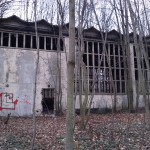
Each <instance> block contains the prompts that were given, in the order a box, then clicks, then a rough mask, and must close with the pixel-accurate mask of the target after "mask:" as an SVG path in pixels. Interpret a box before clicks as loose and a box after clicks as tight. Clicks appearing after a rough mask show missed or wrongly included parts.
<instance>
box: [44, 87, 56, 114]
mask: <svg viewBox="0 0 150 150" xmlns="http://www.w3.org/2000/svg"><path fill="white" fill-rule="evenodd" d="M42 107H43V113H52V112H53V111H54V88H44V89H42Z"/></svg>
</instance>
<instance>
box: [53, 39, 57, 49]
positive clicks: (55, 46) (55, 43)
mask: <svg viewBox="0 0 150 150" xmlns="http://www.w3.org/2000/svg"><path fill="white" fill-rule="evenodd" d="M52 42H53V43H52V46H53V47H52V50H57V38H53V39H52Z"/></svg>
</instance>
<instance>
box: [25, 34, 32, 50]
mask: <svg viewBox="0 0 150 150" xmlns="http://www.w3.org/2000/svg"><path fill="white" fill-rule="evenodd" d="M25 48H31V35H25Z"/></svg>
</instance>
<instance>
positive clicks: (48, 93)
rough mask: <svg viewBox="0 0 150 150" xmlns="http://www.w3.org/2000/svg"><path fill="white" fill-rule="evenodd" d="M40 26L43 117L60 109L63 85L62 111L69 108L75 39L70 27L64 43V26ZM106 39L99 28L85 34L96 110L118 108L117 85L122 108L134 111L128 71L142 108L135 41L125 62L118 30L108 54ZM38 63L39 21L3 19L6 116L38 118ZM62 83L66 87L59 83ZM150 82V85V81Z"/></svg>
mask: <svg viewBox="0 0 150 150" xmlns="http://www.w3.org/2000/svg"><path fill="white" fill-rule="evenodd" d="M37 27H38V44H39V45H38V47H39V65H38V74H37V77H38V79H37V90H36V114H37V115H40V114H42V112H46V110H50V111H53V110H54V109H55V107H56V105H57V98H56V97H57V96H56V95H57V89H59V87H60V86H61V95H62V96H61V99H62V101H61V104H62V109H63V110H65V109H66V101H67V54H68V50H69V49H68V48H69V39H68V28H67V25H66V26H64V27H63V28H62V35H61V38H60V34H59V30H60V28H59V26H56V25H51V24H49V23H48V22H46V21H45V20H40V21H37ZM101 36H102V34H101V33H100V32H99V31H98V30H96V29H95V28H93V27H91V28H88V29H85V30H84V54H83V62H84V63H85V65H86V70H87V78H86V85H87V87H88V88H87V89H88V95H89V96H90V94H91V93H92V92H93V93H94V98H93V101H92V105H91V108H98V109H104V108H108V109H111V108H112V106H113V100H114V96H113V93H114V90H113V88H112V82H113V84H114V85H115V87H116V95H117V97H116V98H117V99H116V106H117V109H123V108H127V107H128V101H127V85H126V84H127V83H126V74H127V72H126V71H127V69H128V68H130V69H131V73H132V78H133V79H132V82H133V83H132V87H133V95H134V100H133V101H134V105H136V98H135V97H136V95H137V94H136V90H137V88H136V87H137V80H138V79H137V78H138V75H137V74H138V70H137V60H136V59H137V58H136V54H135V52H134V44H133V43H132V42H131V44H130V57H129V58H125V57H127V56H124V54H123V53H124V52H123V49H122V46H121V42H120V34H119V33H118V32H117V31H115V30H112V31H110V32H108V35H107V36H108V38H107V43H106V44H105V49H106V51H104V41H102V39H101ZM58 43H59V44H58ZM58 46H59V48H58ZM58 49H59V51H58ZM76 54H77V52H76ZM124 59H130V61H131V65H130V66H127V67H126V64H125V61H124ZM36 60H37V45H36V34H35V25H34V22H26V21H24V20H21V19H20V18H18V17H16V16H11V17H9V18H2V19H1V21H0V115H7V114H8V113H11V114H12V115H14V116H29V115H32V106H33V97H34V87H35V69H36ZM110 67H111V72H112V75H111V77H110V73H109V71H110ZM146 70H147V69H146V67H145V69H143V72H145V76H147V71H146ZM60 80H61V82H58V81H60ZM79 80H80V81H81V89H82V93H84V91H85V87H84V82H85V79H84V76H83V75H82V76H81V77H80V79H79V78H78V77H77V79H76V80H75V88H76V90H75V91H76V94H77V96H76V101H75V108H76V109H79V108H80V106H79V93H78V91H79ZM146 82H148V81H147V80H146ZM93 90H94V91H93ZM83 97H84V94H83ZM139 105H140V106H141V107H142V106H144V101H143V99H142V98H140V100H139Z"/></svg>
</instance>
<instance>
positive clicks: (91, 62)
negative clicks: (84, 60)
mask: <svg viewBox="0 0 150 150" xmlns="http://www.w3.org/2000/svg"><path fill="white" fill-rule="evenodd" d="M89 66H93V57H92V54H89Z"/></svg>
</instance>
